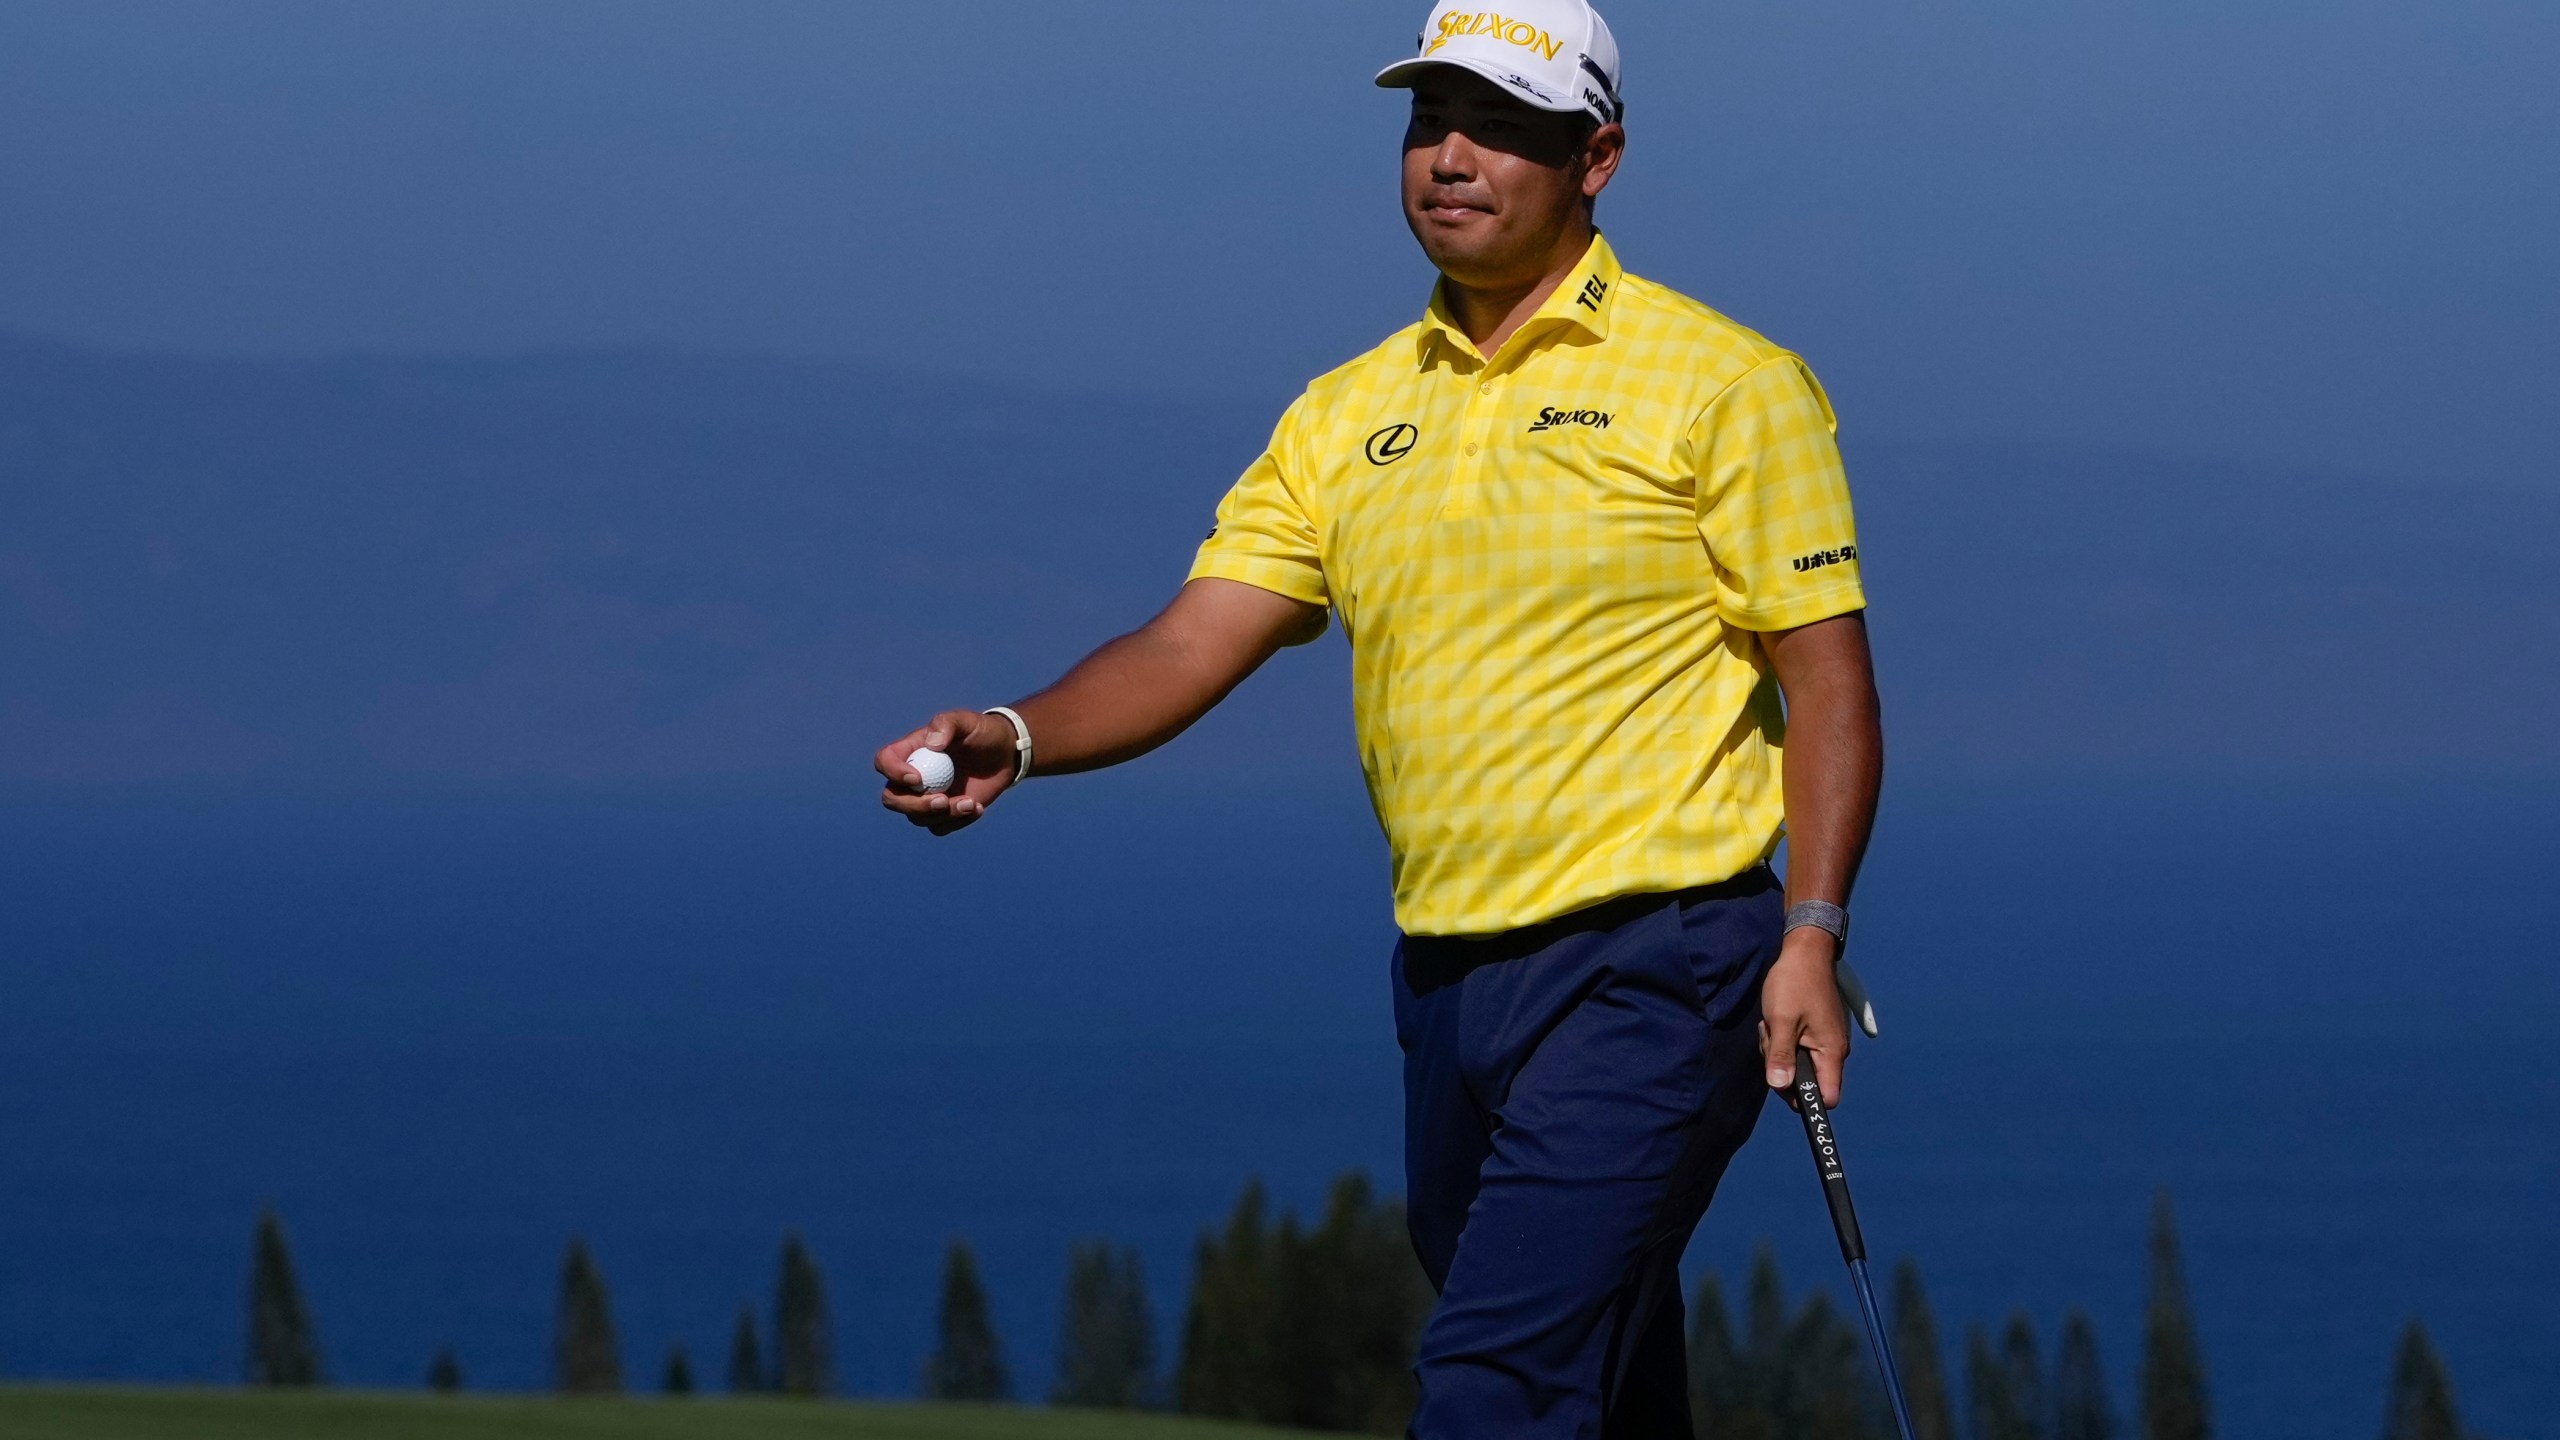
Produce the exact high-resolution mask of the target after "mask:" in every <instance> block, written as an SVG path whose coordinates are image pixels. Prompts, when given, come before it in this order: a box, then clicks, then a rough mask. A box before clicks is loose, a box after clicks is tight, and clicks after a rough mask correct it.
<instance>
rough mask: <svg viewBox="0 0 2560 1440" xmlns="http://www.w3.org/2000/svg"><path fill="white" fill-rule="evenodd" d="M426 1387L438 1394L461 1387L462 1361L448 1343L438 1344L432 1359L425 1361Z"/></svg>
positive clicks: (444, 1393)
mask: <svg viewBox="0 0 2560 1440" xmlns="http://www.w3.org/2000/svg"><path fill="white" fill-rule="evenodd" d="M427 1388H428V1389H430V1390H433V1391H435V1392H436V1393H437V1394H439V1395H451V1394H453V1393H454V1392H455V1391H457V1390H460V1389H461V1388H462V1361H461V1360H460V1359H458V1358H457V1357H456V1356H455V1355H454V1353H453V1347H452V1346H450V1345H445V1346H440V1347H438V1349H437V1350H436V1356H435V1358H434V1359H433V1360H430V1361H428V1362H427Z"/></svg>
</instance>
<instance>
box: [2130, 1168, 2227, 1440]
mask: <svg viewBox="0 0 2560 1440" xmlns="http://www.w3.org/2000/svg"><path fill="white" fill-rule="evenodd" d="M2141 1387H2142V1440H2212V1435H2213V1418H2212V1409H2211V1404H2210V1402H2209V1400H2208V1398H2207V1395H2206V1392H2205V1374H2204V1348H2203V1346H2202V1344H2201V1343H2200V1342H2199V1341H2198V1340H2197V1338H2196V1319H2195V1312H2194V1310H2193V1309H2192V1308H2191V1307H2190V1306H2189V1305H2188V1303H2187V1277H2186V1270H2185V1267H2184V1266H2183V1265H2182V1264H2181V1263H2180V1261H2179V1258H2178V1221H2177V1215H2176V1213H2175V1212H2174V1211H2173V1210H2172V1209H2171V1208H2170V1205H2169V1192H2167V1191H2166V1190H2163V1191H2161V1192H2160V1196H2159V1198H2158V1199H2157V1200H2156V1201H2154V1202H2153V1204H2152V1207H2151V1299H2150V1304H2149V1306H2148V1307H2147V1309H2146V1311H2145V1313H2144V1316H2143V1327H2142V1377H2141Z"/></svg>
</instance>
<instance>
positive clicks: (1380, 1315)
mask: <svg viewBox="0 0 2560 1440" xmlns="http://www.w3.org/2000/svg"><path fill="white" fill-rule="evenodd" d="M1272 1251H1273V1259H1274V1268H1275V1271H1276V1277H1275V1284H1276V1293H1275V1300H1276V1304H1275V1308H1274V1312H1273V1315H1272V1323H1273V1324H1274V1326H1275V1327H1276V1328H1275V1331H1274V1333H1273V1335H1272V1337H1271V1344H1270V1350H1271V1354H1272V1356H1273V1359H1274V1362H1275V1364H1276V1366H1277V1370H1278V1374H1277V1375H1276V1377H1275V1382H1276V1385H1277V1387H1278V1388H1279V1389H1280V1390H1281V1391H1282V1392H1283V1393H1285V1394H1286V1396H1287V1409H1286V1410H1285V1411H1284V1412H1283V1416H1282V1418H1284V1419H1285V1420H1286V1421H1287V1422H1288V1423H1290V1424H1292V1425H1296V1426H1298V1427H1300V1428H1302V1429H1308V1430H1351V1431H1361V1430H1365V1431H1373V1432H1377V1433H1381V1434H1391V1435H1401V1434H1403V1433H1404V1429H1405V1425H1406V1422H1407V1421H1409V1420H1410V1419H1411V1418H1412V1416H1413V1405H1414V1400H1415V1398H1416V1397H1415V1393H1414V1386H1413V1375H1412V1372H1413V1359H1414V1351H1415V1348H1416V1341H1417V1339H1418V1337H1419V1335H1420V1331H1421V1325H1422V1320H1423V1317H1424V1316H1425V1315H1426V1314H1427V1313H1428V1311H1429V1301H1428V1299H1427V1296H1428V1293H1429V1285H1428V1282H1427V1281H1425V1280H1424V1279H1423V1278H1422V1272H1421V1269H1420V1267H1419V1266H1418V1265H1417V1264H1416V1263H1415V1261H1414V1258H1413V1246H1412V1243H1411V1242H1410V1241H1409V1240H1408V1239H1407V1238H1406V1236H1405V1233H1404V1215H1403V1212H1402V1210H1401V1209H1400V1208H1399V1207H1396V1206H1393V1205H1384V1204H1381V1203H1379V1200H1378V1197H1377V1193H1376V1191H1375V1190H1374V1188H1373V1187H1372V1186H1371V1185H1370V1183H1369V1178H1368V1176H1366V1175H1364V1174H1361V1173H1359V1172H1357V1171H1353V1172H1350V1173H1347V1174H1344V1175H1342V1176H1341V1177H1339V1178H1338V1179H1336V1180H1335V1181H1334V1183H1333V1187H1332V1189H1331V1191H1330V1192H1329V1193H1328V1194H1327V1195H1326V1198H1325V1212H1324V1218H1323V1219H1322V1221H1320V1222H1319V1223H1318V1224H1317V1226H1316V1227H1315V1228H1314V1229H1313V1230H1309V1231H1303V1232H1302V1231H1301V1230H1300V1229H1299V1227H1298V1225H1297V1222H1296V1220H1295V1218H1294V1217H1293V1218H1291V1219H1289V1220H1288V1221H1286V1222H1284V1223H1283V1224H1282V1226H1281V1228H1280V1232H1279V1236H1278V1238H1277V1240H1276V1241H1275V1242H1274V1244H1273V1247H1272Z"/></svg>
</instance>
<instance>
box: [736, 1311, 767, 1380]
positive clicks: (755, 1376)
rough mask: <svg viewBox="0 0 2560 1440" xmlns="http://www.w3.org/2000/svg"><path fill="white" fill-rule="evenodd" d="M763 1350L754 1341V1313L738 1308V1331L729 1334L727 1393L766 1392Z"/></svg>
mask: <svg viewBox="0 0 2560 1440" xmlns="http://www.w3.org/2000/svg"><path fill="white" fill-rule="evenodd" d="M765 1384H766V1381H765V1373H764V1347H763V1346H762V1345H761V1344H759V1343H757V1340H756V1312H755V1310H754V1309H753V1308H752V1307H750V1306H745V1305H741V1306H739V1307H738V1325H737V1328H736V1329H734V1330H731V1331H730V1332H729V1393H730V1394H732V1395H753V1394H756V1393H758V1392H760V1391H762V1390H763V1389H764V1388H765Z"/></svg>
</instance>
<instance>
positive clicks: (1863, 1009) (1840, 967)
mask: <svg viewBox="0 0 2560 1440" xmlns="http://www.w3.org/2000/svg"><path fill="white" fill-rule="evenodd" d="M1831 976H1832V979H1833V980H1834V981H1836V982H1837V983H1838V984H1839V986H1840V1003H1841V1004H1843V1005H1846V1006H1848V1007H1849V1018H1850V1019H1851V1020H1852V1021H1855V1022H1856V1023H1857V1026H1858V1029H1859V1030H1860V1031H1861V1032H1863V1033H1864V1034H1865V1035H1866V1037H1867V1038H1868V1039H1870V1040H1872V1039H1874V1038H1875V1036H1876V1005H1875V1002H1874V1001H1873V1000H1870V999H1868V998H1867V982H1866V981H1864V980H1861V979H1859V978H1858V972H1857V971H1855V970H1852V969H1850V968H1849V962H1848V961H1846V960H1842V961H1841V962H1840V963H1838V964H1837V965H1834V966H1833V967H1832V970H1831Z"/></svg>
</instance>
